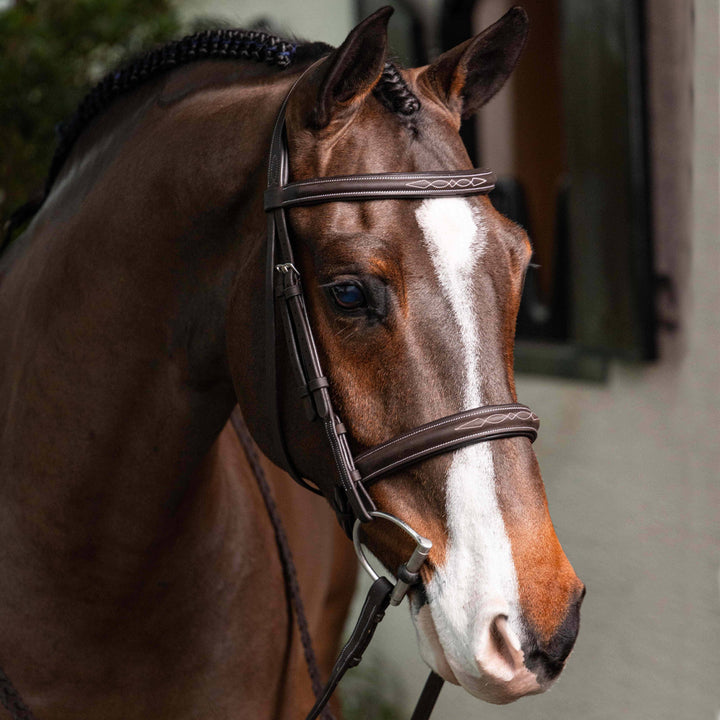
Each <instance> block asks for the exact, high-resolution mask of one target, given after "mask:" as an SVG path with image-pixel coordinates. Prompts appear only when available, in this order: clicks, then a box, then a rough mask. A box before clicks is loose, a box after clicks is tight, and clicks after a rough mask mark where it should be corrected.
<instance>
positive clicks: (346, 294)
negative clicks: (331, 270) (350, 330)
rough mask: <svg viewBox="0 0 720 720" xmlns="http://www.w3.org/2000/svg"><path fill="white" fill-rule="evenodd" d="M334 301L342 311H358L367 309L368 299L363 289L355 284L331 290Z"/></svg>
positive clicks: (339, 286)
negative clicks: (363, 308)
mask: <svg viewBox="0 0 720 720" xmlns="http://www.w3.org/2000/svg"><path fill="white" fill-rule="evenodd" d="M330 292H331V294H332V299H333V300H334V301H335V304H336V305H337V306H338V307H339V308H341V309H342V310H357V309H358V308H361V307H367V299H366V298H365V293H364V292H363V289H362V288H361V287H360V286H359V285H356V284H355V283H342V284H340V285H333V286H332V287H331V288H330Z"/></svg>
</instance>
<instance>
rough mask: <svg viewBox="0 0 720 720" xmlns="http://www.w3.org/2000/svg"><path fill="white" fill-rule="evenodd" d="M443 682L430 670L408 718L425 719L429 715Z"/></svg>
mask: <svg viewBox="0 0 720 720" xmlns="http://www.w3.org/2000/svg"><path fill="white" fill-rule="evenodd" d="M444 683H445V681H444V680H443V679H442V678H441V677H440V676H439V675H438V674H437V673H436V672H433V671H432V670H431V671H430V674H429V675H428V679H427V680H426V681H425V687H424V688H423V691H422V693H421V695H420V697H419V698H418V701H417V705H415V711H414V712H413V714H412V717H411V718H410V720H427V719H428V718H429V717H430V714H431V713H432V711H433V708H434V707H435V703H436V702H437V699H438V695H440V691H441V690H442V686H443V684H444Z"/></svg>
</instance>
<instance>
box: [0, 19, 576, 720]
mask: <svg viewBox="0 0 720 720" xmlns="http://www.w3.org/2000/svg"><path fill="white" fill-rule="evenodd" d="M390 13H391V11H390V10H389V9H388V8H385V9H383V10H380V11H378V12H377V13H375V14H374V15H372V16H370V17H369V18H368V19H366V20H365V21H363V22H362V23H360V24H359V25H358V26H357V27H356V28H355V29H354V30H353V31H352V32H351V33H350V34H349V35H348V37H347V39H346V40H345V41H344V42H343V44H342V45H341V46H340V47H339V48H337V49H335V50H333V49H331V48H329V47H328V46H325V45H322V44H318V43H314V44H313V43H299V44H294V43H290V42H285V41H280V40H279V39H277V38H272V37H270V36H267V35H264V34H260V33H243V32H240V31H237V32H236V33H235V34H234V35H233V34H228V33H225V34H222V33H220V34H214V33H206V34H203V35H200V36H193V37H191V38H188V39H186V40H184V41H180V42H178V43H175V44H172V45H171V46H168V47H166V48H164V49H162V50H161V51H157V52H155V53H153V54H150V55H148V56H146V57H145V58H144V59H142V60H140V61H138V62H136V63H135V64H134V65H133V66H132V67H130V68H129V69H127V70H126V71H123V72H118V73H115V74H114V75H111V76H109V77H108V78H107V79H106V80H105V81H103V83H101V84H100V85H99V86H98V88H96V89H95V90H94V91H93V92H91V94H90V95H89V96H88V98H86V100H85V101H84V103H83V104H82V105H81V106H80V109H79V110H78V114H77V115H76V116H75V118H74V119H73V120H72V122H71V123H70V125H69V126H66V128H65V132H64V136H63V140H62V142H61V145H60V148H59V151H58V154H57V155H56V158H55V161H54V162H53V166H52V168H51V172H50V177H49V181H48V185H47V191H46V196H45V198H44V201H43V203H42V206H41V207H40V209H39V211H38V212H37V213H36V215H35V217H34V218H33V220H32V222H31V223H30V225H29V227H28V229H27V230H26V231H25V232H24V234H23V235H22V236H20V237H19V238H18V239H17V240H15V241H14V242H13V243H12V244H11V245H10V246H9V247H8V248H7V249H6V251H5V253H4V256H3V258H2V260H1V264H0V347H2V358H3V359H2V366H1V367H0V398H2V401H1V402H0V497H1V502H0V547H2V548H3V550H2V553H1V554H0V665H1V666H2V667H3V669H4V670H5V671H6V672H7V674H8V676H10V677H11V678H12V679H13V681H14V683H15V685H16V686H17V688H18V689H19V691H20V692H21V693H22V695H23V697H24V698H25V700H26V701H27V703H28V705H29V706H30V707H31V708H32V709H33V712H34V713H35V714H36V715H37V717H38V718H40V719H42V720H61V719H64V718H71V717H72V718H76V717H82V718H85V719H88V720H93V719H98V720H99V719H100V718H102V719H103V720H114V719H115V718H117V719H118V720H119V719H120V718H122V719H123V720H130V719H132V718H141V717H142V718H145V717H153V718H155V719H156V720H170V719H171V718H172V720H181V719H185V718H187V719H188V720H189V719H190V718H201V717H202V718H204V717H217V718H231V717H232V718H236V717H253V718H301V717H304V716H305V713H306V712H307V708H309V706H310V705H311V704H312V701H313V696H312V691H311V689H310V683H309V680H308V679H307V676H306V670H305V668H304V667H303V664H302V661H301V659H300V652H301V651H300V649H299V646H298V643H297V638H296V636H295V635H294V634H293V632H292V629H291V625H292V620H291V617H290V614H289V611H288V603H287V599H286V595H285V590H284V583H283V575H282V570H281V567H280V562H279V560H278V556H277V550H276V547H275V543H274V539H273V530H272V527H271V525H270V523H269V521H268V518H267V515H266V513H265V510H264V507H263V506H262V502H261V499H260V494H259V491H258V489H257V487H256V485H255V484H254V478H253V473H252V472H251V471H250V467H249V465H248V459H247V457H246V455H245V454H244V452H243V450H242V448H241V446H240V444H239V442H238V438H237V436H236V435H235V433H234V431H233V429H232V427H231V426H230V424H229V422H228V420H229V418H230V415H231V412H232V411H233V408H234V406H235V405H236V404H238V405H239V406H240V408H241V411H242V415H243V417H244V421H245V423H246V424H247V427H248V428H249V430H250V432H251V434H252V437H253V439H254V442H255V443H256V444H257V448H259V451H261V453H262V457H261V459H260V462H261V463H262V466H263V468H264V471H265V473H266V475H267V476H268V479H269V481H270V484H271V486H272V489H273V491H274V494H275V496H276V498H277V501H278V504H279V505H280V510H281V513H282V516H283V520H284V522H285V524H286V526H287V533H288V536H289V539H290V543H291V545H292V546H293V549H294V553H295V556H296V559H297V565H298V574H299V579H300V584H301V586H302V591H303V594H304V599H305V604H306V606H307V615H308V619H309V623H310V629H311V632H312V633H313V634H314V635H315V639H316V643H317V644H318V650H319V656H320V663H321V666H322V667H323V669H324V670H325V671H327V669H328V668H329V665H330V661H331V659H332V656H333V653H334V651H335V648H336V645H337V641H338V637H339V633H340V629H341V626H342V621H343V617H344V614H345V612H346V609H347V606H348V602H349V598H350V595H351V593H352V588H353V577H354V572H355V564H354V560H353V550H352V546H351V544H350V543H349V542H348V540H347V539H346V538H345V537H344V534H343V532H342V531H341V530H340V528H339V527H338V526H337V525H336V523H335V519H334V517H333V515H332V512H331V510H330V508H329V507H328V506H327V504H325V503H324V502H323V501H322V500H320V499H318V498H315V497H314V496H312V495H310V494H309V493H306V491H304V490H303V489H302V488H300V487H298V486H295V485H294V484H293V483H292V482H291V481H290V480H289V479H288V477H287V475H286V474H285V472H284V471H288V470H290V468H289V467H287V463H286V461H285V459H284V458H283V457H282V456H280V455H278V453H277V451H276V448H275V446H274V444H273V442H272V439H271V437H270V430H269V424H268V423H269V420H268V418H269V412H270V411H269V410H268V404H269V403H270V401H269V399H268V397H266V395H265V394H264V392H263V388H264V387H265V386H266V377H265V375H266V359H267V358H266V357H265V355H264V353H263V351H262V345H263V338H264V332H265V329H264V327H263V325H264V310H263V308H264V303H265V286H264V272H265V268H264V264H265V246H266V242H267V237H266V235H267V229H266V218H265V213H264V211H263V189H264V187H263V186H264V181H265V175H266V169H267V156H268V149H269V146H270V141H271V134H272V131H273V125H274V121H275V118H276V115H277V113H278V108H279V107H280V105H281V103H282V101H283V99H284V98H285V97H286V96H287V94H288V91H289V89H290V87H291V86H293V84H294V83H296V82H297V85H296V87H295V90H294V92H293V95H292V97H291V99H290V101H289V102H288V106H287V144H288V148H289V157H290V177H291V178H292V179H295V180H302V179H304V178H312V177H327V176H335V175H341V174H343V175H358V174H364V173H393V172H419V171H427V170H433V171H446V170H464V169H467V168H470V167H471V165H470V162H469V158H468V156H467V154H466V151H465V149H464V147H463V144H462V142H461V140H460V137H459V135H458V129H459V126H460V123H461V119H462V118H463V117H467V116H469V115H470V114H472V113H474V112H475V111H476V110H477V109H478V108H479V107H481V106H482V105H483V104H484V103H485V102H486V101H487V100H489V99H490V97H492V95H494V94H495V92H497V90H498V89H499V88H500V87H501V86H502V84H503V83H504V81H505V79H506V78H507V76H508V75H509V74H510V72H511V71H512V69H513V67H514V65H515V63H516V62H517V59H518V56H519V54H520V51H521V49H522V46H523V43H524V39H525V35H526V31H527V17H526V16H525V14H524V12H523V11H521V10H520V9H513V10H511V11H510V12H509V13H508V14H507V15H506V16H505V17H503V18H502V19H501V20H499V21H498V22H497V23H495V25H493V26H491V27H490V28H488V29H486V30H485V31H484V32H483V33H481V34H480V35H478V36H476V37H475V38H472V39H470V40H468V41H467V42H465V43H463V44H461V45H459V46H457V47H456V48H454V49H452V50H450V51H448V52H447V53H445V54H443V55H442V56H441V57H440V58H438V60H437V61H435V62H434V63H432V64H431V65H429V66H427V67H422V68H414V69H407V70H399V69H397V68H396V67H395V66H394V65H392V64H389V63H388V62H387V57H386V56H387V34H386V28H387V23H388V19H389V16H390ZM258 59H259V60H263V61H266V62H258V61H257V60H258ZM191 61H192V62H191ZM303 73H304V74H303ZM300 77H301V79H300V80H299V81H298V78H300ZM288 217H289V225H290V231H291V234H292V238H293V243H294V246H295V251H296V263H297V267H298V269H299V272H300V273H301V274H302V277H303V285H304V288H305V292H306V298H307V303H308V311H309V316H310V321H311V323H312V326H313V330H314V332H315V336H316V339H317V343H318V353H319V355H320V359H321V361H322V363H323V366H324V367H325V368H326V370H327V374H328V378H329V387H330V390H329V392H330V393H331V395H332V399H333V402H334V404H335V405H336V406H337V407H338V408H339V411H340V414H341V415H342V418H343V420H344V422H345V425H346V426H347V433H348V438H349V443H350V446H351V447H352V449H353V451H354V452H361V451H363V450H366V449H367V448H370V447H372V446H374V445H376V444H377V443H381V442H383V441H385V440H387V439H388V438H389V437H392V436H394V435H397V434H398V433H401V432H403V431H406V430H408V429H409V428H413V427H415V426H417V425H418V424H419V423H428V422H431V421H433V420H435V419H436V418H438V417H442V416H443V415H447V414H449V413H456V412H458V411H463V410H467V409H469V408H473V407H476V406H478V405H481V404H491V403H492V404H502V403H513V402H514V401H515V387H514V381H513V371H512V365H513V336H514V324H515V317H516V314H517V310H518V304H519V301H520V295H521V289H522V285H523V278H524V274H525V271H526V268H527V265H528V261H529V257H530V252H531V250H530V244H529V241H528V239H527V237H526V234H525V233H524V232H523V230H522V229H521V228H519V227H518V226H516V225H514V224H513V223H511V222H510V221H508V220H507V219H505V218H504V217H502V216H501V215H499V214H498V213H497V212H496V211H495V210H494V209H493V207H492V205H491V203H490V201H489V200H488V199H487V197H486V196H484V195H483V196H481V195H472V196H468V197H447V198H427V199H423V200H399V199H388V200H372V201H369V200H364V201H361V202H332V203H325V204H319V205H313V206H301V207H296V208H293V209H291V210H289V211H288ZM277 361H278V375H277V382H278V386H279V388H280V393H279V397H280V401H281V402H280V418H281V424H282V429H283V432H284V435H285V437H286V438H287V452H288V454H289V456H290V457H291V458H292V462H293V463H294V464H295V466H296V467H297V469H298V472H299V473H300V474H301V475H302V477H304V478H307V479H309V480H311V481H314V482H316V483H318V484H319V483H320V479H322V478H325V477H328V476H330V475H332V473H333V472H334V471H335V469H334V466H333V462H332V457H331V455H330V454H329V452H328V451H327V448H326V447H325V445H324V438H323V435H322V431H321V429H320V428H319V427H318V425H317V423H310V422H307V420H306V419H305V417H304V410H303V403H302V401H301V399H300V397H299V396H298V394H297V393H296V392H295V387H294V380H293V377H292V372H291V368H290V363H289V360H288V359H287V357H286V356H285V355H283V354H282V353H281V354H279V356H278V360H277ZM281 468H282V469H281ZM369 493H370V496H371V497H372V501H373V502H374V503H375V505H376V506H377V507H378V508H380V509H382V510H383V511H386V512H388V513H391V514H392V515H395V516H397V517H399V518H402V519H403V520H404V521H405V522H407V523H409V524H410V525H411V526H412V527H413V528H415V529H416V530H417V531H418V532H420V533H422V534H423V535H424V536H426V537H427V538H429V539H431V540H432V543H433V546H432V549H431V551H430V555H429V558H428V560H427V562H426V563H425V565H424V566H423V567H422V569H421V573H420V575H421V583H420V584H419V585H415V586H414V587H413V588H412V589H411V591H410V607H411V614H412V617H413V620H414V623H415V627H416V629H417V633H418V640H419V645H420V651H421V653H422V656H423V658H424V659H425V661H426V662H427V663H428V665H430V666H431V668H433V669H434V670H435V671H436V672H437V673H438V674H439V675H440V676H442V677H443V678H445V679H446V680H449V681H451V682H453V683H456V684H460V685H462V686H463V687H464V688H465V689H466V690H467V691H469V692H470V693H472V694H473V695H475V696H477V697H479V698H482V699H484V700H488V701H490V702H495V703H505V702H510V701H512V700H515V699H517V698H519V697H521V696H524V695H527V694H531V693H537V692H542V691H544V690H545V689H547V688H548V687H549V686H550V685H551V684H552V682H553V681H554V680H555V678H556V677H557V676H558V675H559V673H560V671H561V669H562V667H563V666H564V663H565V659H566V657H567V656H568V654H569V653H570V650H571V648H572V646H573V643H574V641H575V636H576V634H577V630H578V619H579V606H580V602H581V600H582V596H583V594H584V588H583V586H582V583H581V582H580V581H579V579H578V578H577V576H576V575H575V573H574V571H573V569H572V567H571V565H570V564H569V562H568V560H567V558H566V557H565V554H564V552H563V550H562V548H561V546H560V544H559V542H558V540H557V537H556V535H555V532H554V529H553V526H552V523H551V520H550V516H549V513H548V508H547V502H546V498H545V494H544V490H543V485H542V481H541V478H540V473H539V469H538V466H537V462H536V460H535V456H534V453H533V450H532V447H531V444H530V442H528V440H527V439H526V438H523V437H512V438H506V439H498V440H494V441H493V442H492V443H483V444H474V445H469V446H467V447H462V448H460V449H456V450H454V451H453V452H451V453H447V454H444V455H440V456H437V457H433V458H430V459H426V460H424V461H422V462H420V463H418V464H416V465H413V466H412V467H409V468H406V469H402V470H401V471H398V472H396V473H393V474H390V475H388V476H386V477H384V478H382V479H381V480H380V481H378V482H377V483H376V484H374V485H373V486H372V488H370V490H369ZM366 535H367V543H368V545H369V546H370V547H371V548H372V549H373V551H374V552H375V553H376V554H377V556H378V557H379V558H380V559H381V560H382V561H383V563H384V564H386V565H387V567H389V568H396V567H398V564H399V563H401V562H402V561H403V559H404V558H405V557H406V555H407V543H406V541H405V540H404V539H403V538H402V537H401V536H399V535H398V534H397V533H395V532H394V531H393V529H392V527H391V526H387V525H385V524H383V523H378V522H375V521H373V522H372V523H369V524H368V526H367V529H366Z"/></svg>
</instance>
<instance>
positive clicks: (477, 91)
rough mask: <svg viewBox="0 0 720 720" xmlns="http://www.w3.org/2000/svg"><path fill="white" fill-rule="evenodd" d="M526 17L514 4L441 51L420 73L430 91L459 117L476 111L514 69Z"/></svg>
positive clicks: (520, 46)
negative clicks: (493, 20) (477, 31)
mask: <svg viewBox="0 0 720 720" xmlns="http://www.w3.org/2000/svg"><path fill="white" fill-rule="evenodd" d="M528 24H529V21H528V16H527V13H526V12H525V10H523V9H522V8H521V7H514V8H512V9H511V10H509V11H508V12H507V13H506V14H505V15H503V17H501V18H500V19H499V20H498V21H497V22H496V23H495V24H494V25H491V26H490V27H489V28H486V29H485V30H483V31H482V32H481V33H480V34H479V35H476V36H475V37H474V38H470V40H467V41H466V42H464V43H462V44H460V45H458V46H456V47H454V48H453V49H452V50H448V51H447V52H446V53H444V54H442V55H441V56H440V57H439V58H438V59H437V60H436V61H435V62H434V63H433V64H432V65H430V66H429V67H428V68H427V69H426V70H425V72H424V78H425V81H426V82H427V83H428V84H429V86H430V89H431V91H432V92H433V93H434V94H435V95H437V97H438V98H439V99H440V100H441V101H442V102H443V103H444V104H445V105H447V106H448V107H449V108H450V109H451V110H452V111H453V112H455V113H457V114H458V115H460V116H461V117H462V118H463V119H465V118H468V117H470V116H471V115H472V114H473V113H475V112H477V111H478V110H479V109H480V108H481V107H482V106H483V105H484V104H485V103H486V102H487V101H488V100H490V98H491V97H492V96H493V95H495V93H496V92H497V91H498V90H500V88H501V87H502V86H503V85H504V84H505V81H506V80H507V79H508V77H509V76H510V73H511V72H512V71H513V70H514V69H515V65H517V62H518V60H519V59H520V53H521V52H522V50H523V48H524V47H525V39H526V38H527V32H528Z"/></svg>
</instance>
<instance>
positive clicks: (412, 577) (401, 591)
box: [353, 510, 432, 605]
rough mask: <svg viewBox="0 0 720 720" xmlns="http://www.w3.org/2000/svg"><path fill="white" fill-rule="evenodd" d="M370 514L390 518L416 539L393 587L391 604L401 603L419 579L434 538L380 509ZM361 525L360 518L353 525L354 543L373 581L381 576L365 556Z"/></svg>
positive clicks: (385, 518)
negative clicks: (427, 536) (425, 535)
mask: <svg viewBox="0 0 720 720" xmlns="http://www.w3.org/2000/svg"><path fill="white" fill-rule="evenodd" d="M370 515H371V517H372V518H373V519H375V518H379V519H382V520H388V521H389V522H391V523H393V524H394V525H397V526H398V527H399V528H400V529H401V530H404V531H405V532H406V533H407V534H408V535H409V536H410V537H411V538H412V539H413V540H414V541H415V549H414V550H413V552H412V555H410V558H409V560H408V561H407V562H406V563H403V564H402V565H401V566H400V567H399V568H398V572H397V579H396V580H395V585H394V587H393V589H392V593H391V594H390V604H391V605H399V604H400V603H401V602H402V599H403V598H404V597H405V595H407V591H408V590H409V589H410V586H411V585H413V584H414V583H416V582H417V581H418V579H419V575H418V573H419V571H420V568H421V567H422V566H423V563H424V562H425V560H427V556H428V553H429V552H430V549H431V548H432V540H429V539H428V538H426V537H423V536H422V535H420V533H418V532H416V531H415V530H413V529H412V528H411V527H410V526H409V525H408V524H407V523H406V522H403V521H402V520H400V518H397V517H395V516H394V515H389V514H388V513H384V512H380V511H378V510H373V511H371V512H370ZM361 525H362V523H361V522H360V521H359V520H356V521H355V525H354V526H353V545H354V546H355V553H356V554H357V556H358V560H359V561H360V564H361V565H362V566H363V569H364V570H365V572H367V574H368V575H369V576H370V577H371V578H372V579H373V581H376V580H378V578H379V577H380V576H379V575H378V574H377V573H376V572H375V570H374V569H373V567H372V565H370V563H369V562H368V559H367V557H365V552H364V550H363V548H362V543H361V541H360V527H361Z"/></svg>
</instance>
